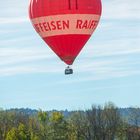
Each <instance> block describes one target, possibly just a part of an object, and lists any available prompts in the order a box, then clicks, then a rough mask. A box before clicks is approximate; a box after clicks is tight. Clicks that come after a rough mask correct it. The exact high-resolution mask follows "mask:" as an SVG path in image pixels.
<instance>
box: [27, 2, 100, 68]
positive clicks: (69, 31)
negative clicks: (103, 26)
mask: <svg viewBox="0 0 140 140" xmlns="http://www.w3.org/2000/svg"><path fill="white" fill-rule="evenodd" d="M29 15H30V19H31V21H32V24H33V26H34V28H35V30H36V31H37V33H38V34H39V35H40V36H41V37H42V38H43V40H44V41H45V42H46V43H47V44H48V46H49V47H50V48H51V49H52V50H53V51H54V52H55V53H56V54H57V55H58V56H59V57H60V58H61V60H63V61H64V62H65V63H66V64H68V65H72V63H73V62H74V60H75V58H76V56H77V55H78V54H79V52H80V51H81V49H82V48H83V46H84V45H85V43H86V42H87V41H88V39H89V38H90V36H91V35H92V33H93V32H94V30H95V29H96V27H97V25H98V22H99V19H100V16H101V0H31V1H30V6H29Z"/></svg>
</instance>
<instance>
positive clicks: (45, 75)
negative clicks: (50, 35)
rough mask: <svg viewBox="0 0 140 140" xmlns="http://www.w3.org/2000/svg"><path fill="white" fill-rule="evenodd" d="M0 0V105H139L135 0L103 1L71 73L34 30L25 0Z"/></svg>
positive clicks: (139, 13)
mask: <svg viewBox="0 0 140 140" xmlns="http://www.w3.org/2000/svg"><path fill="white" fill-rule="evenodd" d="M0 3H1V4H0V9H1V12H0V107H2V108H4V109H7V108H21V107H24V108H26V107H29V108H35V109H38V108H41V109H44V110H51V109H58V110H61V109H69V110H72V109H86V108H90V107H91V105H92V104H97V105H98V104H101V105H103V104H104V103H106V102H108V101H112V102H114V103H115V104H116V105H117V106H119V107H128V106H139V107H140V24H139V23H140V8H139V0H134V1H132V0H123V1H122V0H113V1H110V0H102V3H103V13H102V18H101V21H100V24H99V26H98V28H97V30H96V31H95V33H94V35H93V36H92V38H91V39H90V40H89V42H88V43H87V44H86V46H85V47H84V49H83V50H82V52H81V53H80V55H79V56H78V57H77V59H76V61H75V63H74V65H73V69H74V74H73V75H70V76H65V75H64V69H65V67H66V65H65V64H64V63H63V62H62V61H60V60H59V58H58V57H57V56H56V55H55V54H54V53H53V52H52V51H51V50H50V49H49V48H48V47H47V46H46V44H45V43H44V42H43V41H42V40H41V38H40V37H39V36H38V35H37V34H36V32H35V31H34V29H33V27H32V25H31V23H30V21H29V18H28V3H29V1H28V0H23V1H20V2H19V0H13V1H11V0H6V1H1V2H0Z"/></svg>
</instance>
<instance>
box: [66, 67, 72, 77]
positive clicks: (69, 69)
mask: <svg viewBox="0 0 140 140" xmlns="http://www.w3.org/2000/svg"><path fill="white" fill-rule="evenodd" d="M69 74H73V69H72V68H70V66H68V67H66V69H65V75H69Z"/></svg>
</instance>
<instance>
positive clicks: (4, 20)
mask: <svg viewBox="0 0 140 140" xmlns="http://www.w3.org/2000/svg"><path fill="white" fill-rule="evenodd" d="M23 22H29V19H28V18H27V17H13V18H4V17H0V25H1V24H13V23H23Z"/></svg>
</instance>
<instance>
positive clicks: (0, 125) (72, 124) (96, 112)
mask: <svg viewBox="0 0 140 140" xmlns="http://www.w3.org/2000/svg"><path fill="white" fill-rule="evenodd" d="M124 116H125V115H123V113H121V112H120V109H118V108H117V107H116V106H115V105H114V104H112V103H108V104H105V105H104V106H94V105H93V106H92V107H91V109H88V110H85V111H82V110H80V111H71V112H68V114H67V115H66V114H64V113H63V112H61V111H52V112H45V111H42V110H39V111H37V112H36V113H34V114H29V113H25V112H19V111H15V110H0V140H140V127H139V124H140V109H139V108H131V110H130V111H129V113H128V115H127V117H124Z"/></svg>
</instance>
